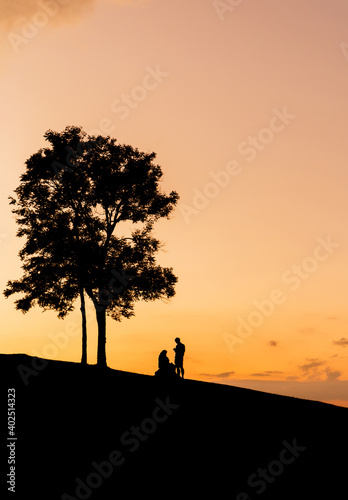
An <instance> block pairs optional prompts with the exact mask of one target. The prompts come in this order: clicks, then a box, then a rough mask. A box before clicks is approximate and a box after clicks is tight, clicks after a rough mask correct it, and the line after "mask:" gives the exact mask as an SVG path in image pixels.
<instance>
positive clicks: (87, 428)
mask: <svg viewBox="0 0 348 500" xmlns="http://www.w3.org/2000/svg"><path fill="white" fill-rule="evenodd" d="M35 363H37V364H35ZM18 367H20V369H21V370H22V371H23V370H24V367H28V368H30V369H34V370H35V373H36V375H34V374H30V373H27V379H26V382H27V385H25V383H24V379H25V376H24V375H23V376H21V375H20V373H19V371H18ZM0 370H1V408H2V410H1V415H0V423H1V427H0V436H1V460H2V462H1V469H0V470H1V485H0V488H1V490H0V498H14V499H29V498H33V499H35V500H38V499H41V498H42V499H46V500H54V499H63V500H64V499H65V500H69V499H70V500H71V499H87V498H90V499H91V500H95V499H107V500H109V499H110V500H112V499H116V498H122V499H123V498H126V499H128V498H129V499H133V498H134V499H135V498H151V500H152V499H157V498H158V499H166V498H169V499H170V498H184V499H186V498H190V497H192V498H195V499H196V498H201V497H203V498H208V497H212V498H214V499H225V498H227V499H231V500H254V499H260V500H267V499H277V500H287V499H292V500H295V499H296V500H302V499H303V500H304V499H310V500H312V499H314V500H317V499H321V498H326V499H328V500H334V499H341V498H347V490H348V474H347V462H348V460H347V450H348V432H347V417H348V410H347V409H346V408H340V407H336V406H332V405H327V404H324V403H317V402H313V401H306V400H301V399H296V398H289V397H285V396H276V395H271V394H267V393H263V392H258V391H252V390H248V389H240V388H236V387H231V386H225V385H219V384H212V383H206V382H197V381H193V380H184V381H182V380H175V381H172V382H171V383H163V382H160V381H158V380H157V378H155V377H150V376H146V375H138V374H133V373H127V372H120V371H116V370H111V369H107V370H106V371H105V372H101V371H99V370H98V368H97V367H96V366H86V367H82V366H81V365H79V364H75V363H66V362H58V361H49V362H47V361H45V360H38V359H37V358H31V357H29V356H26V355H0ZM9 388H15V392H16V426H15V437H17V440H15V441H14V440H12V441H11V440H8V439H7V438H8V437H10V436H9V435H8V429H7V424H8V422H7V394H8V389H9ZM11 442H12V443H13V442H15V460H16V462H15V475H16V488H15V489H16V492H15V493H11V492H8V491H7V487H9V486H10V485H9V484H7V485H6V480H7V479H9V478H6V477H5V476H6V474H8V473H9V468H10V465H9V464H8V463H7V459H8V456H9V454H10V447H7V445H8V444H9V443H11ZM106 462H107V463H106ZM112 462H113V463H112ZM6 493H7V496H6ZM145 495H147V496H145Z"/></svg>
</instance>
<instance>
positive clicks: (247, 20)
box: [0, 0, 348, 406]
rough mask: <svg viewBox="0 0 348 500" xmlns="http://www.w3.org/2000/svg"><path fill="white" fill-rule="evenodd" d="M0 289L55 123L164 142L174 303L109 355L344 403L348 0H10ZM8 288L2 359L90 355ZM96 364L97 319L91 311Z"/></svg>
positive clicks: (165, 235) (160, 151) (74, 334)
mask: <svg viewBox="0 0 348 500" xmlns="http://www.w3.org/2000/svg"><path fill="white" fill-rule="evenodd" d="M0 7H1V16H0V33H1V49H0V56H1V59H2V64H1V67H0V78H1V94H2V105H1V115H2V120H1V139H2V140H1V143H2V147H1V151H0V157H1V165H2V167H1V168H2V172H3V175H2V182H1V185H0V190H1V226H0V245H1V251H2V266H1V271H0V273H1V285H2V290H3V289H4V288H5V286H6V283H7V281H8V280H9V279H15V278H19V277H20V276H21V275H22V271H21V267H20V266H21V262H20V260H19V257H18V251H19V250H20V249H21V248H22V246H23V244H24V240H22V239H19V238H17V237H16V231H17V225H16V223H15V221H14V218H13V216H12V214H11V207H10V206H9V204H8V196H9V195H12V194H13V191H14V189H15V188H16V187H17V186H18V184H19V179H20V175H21V174H22V173H23V172H24V168H25V166H24V163H25V160H26V159H27V158H28V157H29V156H30V155H32V154H33V153H35V152H36V151H37V150H38V149H39V148H41V147H44V146H45V144H46V143H45V141H44V138H43V134H44V133H45V131H46V130H48V129H53V130H56V131H62V130H63V129H64V128H65V127H66V126H67V125H81V126H82V127H83V128H84V129H85V130H86V132H88V133H91V134H99V133H100V134H103V135H111V136H112V137H115V138H116V139H117V140H118V141H119V142H120V143H125V144H130V145H132V146H134V147H137V148H138V149H140V150H141V151H145V152H151V151H155V152H156V153H157V160H156V161H157V162H158V164H159V165H161V167H162V170H163V173H164V178H163V183H162V189H163V190H164V191H165V192H167V193H169V192H170V191H171V190H175V191H177V192H178V193H179V195H180V201H179V203H178V205H177V208H176V210H175V212H174V213H173V216H172V217H171V220H169V221H168V220H164V221H161V222H159V223H158V225H157V227H156V228H155V233H156V235H157V236H158V238H159V239H161V240H162V241H163V242H165V247H164V250H165V251H163V252H161V253H160V254H159V256H158V261H159V262H160V263H161V264H162V265H165V266H172V267H173V269H174V272H175V274H176V275H177V276H178V284H177V288H176V296H175V297H174V298H173V299H172V300H171V301H170V302H169V303H164V302H161V301H157V302H153V303H138V304H137V305H136V307H135V316H134V317H133V318H132V319H129V320H126V319H125V320H123V321H122V322H121V323H116V322H114V321H113V320H111V319H109V320H108V324H107V359H108V365H109V366H110V367H112V368H117V369H121V370H127V371H134V372H139V373H146V374H153V373H154V371H155V370H156V369H157V357H158V354H159V352H160V351H161V350H162V349H167V351H168V355H169V357H170V358H171V360H172V361H173V354H174V353H173V350H172V349H173V347H174V345H175V343H174V338H175V337H176V336H179V337H180V338H181V340H182V342H183V343H184V344H185V345H186V356H185V369H186V373H185V374H186V376H187V378H194V379H198V380H206V381H211V382H219V383H227V384H232V385H239V386H243V387H249V388H255V389H259V390H264V391H267V392H277V393H280V394H286V395H291V396H296V397H303V398H309V399H316V400H321V401H327V402H332V403H335V404H340V405H344V406H348V311H347V298H348V253H347V249H348V230H347V214H348V196H347V187H348V182H347V181H348V169H347V162H348V140H347V129H348V127H347V125H348V97H347V88H348V23H347V19H348V4H347V2H346V1H345V0H330V1H328V0H291V1H279V0H263V1H262V2H260V1H257V0H240V1H237V0H234V1H232V0H229V1H228V0H221V1H213V0H189V1H187V0H143V1H135V0H134V1H131V0H129V1H126V0H124V1H121V0H119V1H116V0H95V1H92V0H88V1H86V0H83V1H82V0H41V1H38V2H37V1H36V0H35V1H34V0H1V1H0ZM15 298H16V297H14V296H12V297H10V298H9V299H5V298H4V297H3V296H2V298H1V297H0V307H1V316H2V328H1V330H2V334H1V342H0V352H3V353H12V352H24V353H27V354H31V355H37V356H41V357H46V358H52V359H61V360H70V361H79V360H80V357H81V327H80V323H81V321H80V311H79V303H78V302H77V303H76V306H77V307H76V311H74V312H73V313H71V314H70V315H69V316H67V317H66V318H65V319H64V320H59V319H58V318H57V315H56V313H55V312H54V311H52V312H51V311H49V312H42V310H41V309H39V308H35V309H32V310H31V311H30V312H29V313H27V314H26V315H23V314H22V313H21V312H18V311H16V310H15V309H14V300H15ZM88 311H89V321H88V362H89V363H95V362H96V352H97V349H96V332H97V330H96V322H95V319H94V313H93V307H92V304H91V303H89V305H88Z"/></svg>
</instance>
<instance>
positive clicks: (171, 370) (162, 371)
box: [155, 350, 175, 377]
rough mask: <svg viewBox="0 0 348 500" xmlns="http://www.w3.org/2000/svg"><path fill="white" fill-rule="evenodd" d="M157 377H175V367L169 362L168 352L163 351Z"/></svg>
mask: <svg viewBox="0 0 348 500" xmlns="http://www.w3.org/2000/svg"><path fill="white" fill-rule="evenodd" d="M155 375H160V376H161V377H170V376H172V375H175V366H174V365H173V363H171V362H170V361H169V358H168V356H167V351H165V350H163V351H162V352H161V353H160V355H159V356H158V370H157V372H156V373H155Z"/></svg>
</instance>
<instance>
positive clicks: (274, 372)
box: [251, 370, 284, 377]
mask: <svg viewBox="0 0 348 500" xmlns="http://www.w3.org/2000/svg"><path fill="white" fill-rule="evenodd" d="M282 373H284V372H280V371H278V370H266V371H264V372H260V373H252V374H251V376H252V377H270V376H271V375H280V374H282Z"/></svg>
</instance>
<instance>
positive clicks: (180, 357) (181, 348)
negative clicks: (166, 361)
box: [174, 337, 185, 378]
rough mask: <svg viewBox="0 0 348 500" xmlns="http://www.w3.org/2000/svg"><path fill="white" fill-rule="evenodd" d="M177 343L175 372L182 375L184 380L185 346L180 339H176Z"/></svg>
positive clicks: (175, 348)
mask: <svg viewBox="0 0 348 500" xmlns="http://www.w3.org/2000/svg"><path fill="white" fill-rule="evenodd" d="M175 342H176V347H174V352H175V358H174V364H175V370H176V373H177V374H178V375H179V377H180V374H181V377H182V378H184V373H185V371H184V354H185V345H184V344H182V343H181V342H180V339H179V337H176V339H175Z"/></svg>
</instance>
